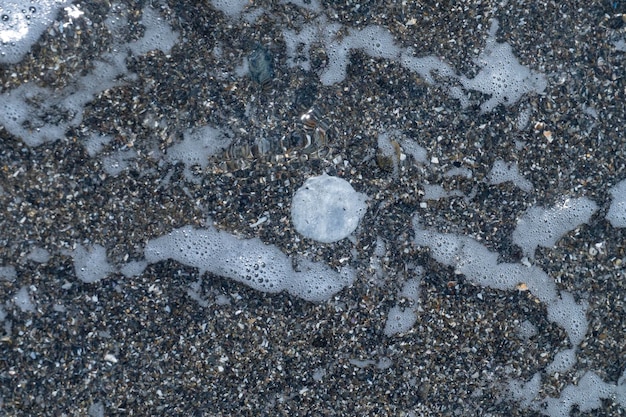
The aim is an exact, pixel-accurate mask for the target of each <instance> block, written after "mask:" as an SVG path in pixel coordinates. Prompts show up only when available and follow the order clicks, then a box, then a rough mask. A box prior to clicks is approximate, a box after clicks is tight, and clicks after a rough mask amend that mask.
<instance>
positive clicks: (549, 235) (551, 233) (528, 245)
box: [512, 197, 598, 257]
mask: <svg viewBox="0 0 626 417" xmlns="http://www.w3.org/2000/svg"><path fill="white" fill-rule="evenodd" d="M596 210H598V206H597V205H596V204H595V203H594V202H593V201H591V200H589V199H588V198H585V197H581V198H575V199H566V200H564V201H563V202H562V203H561V204H558V205H555V206H553V207H550V208H541V207H531V208H530V209H529V210H528V211H527V212H526V213H525V214H524V215H523V216H522V217H521V218H520V219H519V221H518V223H517V227H516V228H515V231H513V236H512V238H513V242H514V243H515V244H517V245H519V246H520V247H521V248H522V250H523V251H524V253H525V254H526V256H528V257H533V256H534V253H535V249H536V248H537V246H543V247H546V248H551V247H553V246H554V245H555V244H556V242H557V241H558V240H559V239H561V237H563V236H564V235H565V234H566V233H568V232H570V231H572V230H574V229H575V228H576V227H578V226H579V225H581V224H583V223H586V222H588V221H589V218H590V217H591V215H592V214H593V213H595V212H596Z"/></svg>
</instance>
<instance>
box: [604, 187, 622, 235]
mask: <svg viewBox="0 0 626 417" xmlns="http://www.w3.org/2000/svg"><path fill="white" fill-rule="evenodd" d="M611 195H612V196H613V201H612V202H611V207H610V208H609V212H608V213H607V215H606V219H607V220H608V221H609V222H611V224H612V225H613V227H626V180H624V181H621V182H620V183H618V184H617V185H616V186H615V187H613V188H611Z"/></svg>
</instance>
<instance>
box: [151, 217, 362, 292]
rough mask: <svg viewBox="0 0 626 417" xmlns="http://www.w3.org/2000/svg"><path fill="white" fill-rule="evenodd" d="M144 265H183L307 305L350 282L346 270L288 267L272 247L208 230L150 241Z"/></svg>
mask: <svg viewBox="0 0 626 417" xmlns="http://www.w3.org/2000/svg"><path fill="white" fill-rule="evenodd" d="M144 253H145V258H146V261H148V262H150V263H154V262H158V261H160V260H164V259H174V260H176V261H178V262H180V263H183V264H185V265H189V266H193V267H196V268H198V269H199V270H200V271H201V272H205V271H207V272H211V273H213V274H216V275H220V276H223V277H225V278H230V279H232V280H234V281H237V282H240V283H242V284H244V285H247V286H249V287H251V288H253V289H255V290H258V291H263V292H269V293H276V292H280V291H283V290H287V291H289V292H290V293H291V294H293V295H295V296H298V297H301V298H303V299H305V300H309V301H322V300H326V299H328V298H330V297H331V296H332V295H334V294H336V293H337V292H339V291H340V290H341V289H342V288H344V287H345V286H347V285H350V284H351V283H352V282H353V281H354V278H355V272H354V271H353V270H352V268H344V269H342V270H341V271H339V272H336V271H334V270H332V269H330V268H329V267H328V266H326V265H324V264H320V263H314V262H311V261H308V260H303V259H302V260H299V264H298V266H299V270H298V271H294V269H293V266H292V261H291V259H290V258H289V257H287V256H286V255H285V254H284V253H282V252H281V251H280V250H279V249H278V248H277V247H276V246H273V245H265V244H263V242H261V241H260V240H259V239H246V240H244V239H238V238H237V237H235V236H233V235H231V234H229V233H223V232H222V233H220V232H218V231H217V230H215V229H214V228H206V229H194V228H192V227H190V226H186V227H183V228H180V229H175V230H173V231H172V232H170V233H169V234H167V235H164V236H161V237H158V238H156V239H153V240H150V241H149V242H148V243H147V244H146V247H145V252H144Z"/></svg>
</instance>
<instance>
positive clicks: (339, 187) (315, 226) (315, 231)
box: [291, 174, 367, 243]
mask: <svg viewBox="0 0 626 417" xmlns="http://www.w3.org/2000/svg"><path fill="white" fill-rule="evenodd" d="M366 199H367V196H366V195H365V194H362V193H357V192H356V191H354V188H352V186H351V185H350V183H348V181H346V180H343V179H341V178H337V177H331V176H328V175H326V174H324V175H320V176H319V177H311V178H309V179H308V180H306V182H305V183H304V185H303V186H302V187H300V188H299V189H298V191H296V194H295V195H294V197H293V202H292V203H291V220H292V221H293V225H294V227H295V228H296V230H297V231H298V233H300V234H302V235H303V236H305V237H307V238H310V239H313V240H317V241H318V242H323V243H331V242H337V241H338V240H341V239H343V238H345V237H347V236H348V235H350V234H351V233H352V232H354V230H355V229H356V228H357V226H358V225H359V222H360V221H361V219H362V218H363V215H364V214H365V210H366V209H367V205H366V204H365V200H366Z"/></svg>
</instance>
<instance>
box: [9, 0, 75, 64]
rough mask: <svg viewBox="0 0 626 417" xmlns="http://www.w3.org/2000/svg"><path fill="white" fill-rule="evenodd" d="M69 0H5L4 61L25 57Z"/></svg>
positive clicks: (14, 60) (10, 61)
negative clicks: (33, 0)
mask: <svg viewBox="0 0 626 417" xmlns="http://www.w3.org/2000/svg"><path fill="white" fill-rule="evenodd" d="M69 3H71V1H69V0H65V1H61V0H40V1H37V2H32V1H27V0H26V1H25V0H21V1H20V0H4V1H3V2H2V6H1V7H0V63H3V64H16V63H18V62H20V61H21V60H22V58H24V56H25V55H26V53H28V51H29V50H30V48H31V47H32V46H33V44H34V43H35V42H37V40H38V39H39V37H40V36H41V35H42V34H43V32H44V31H45V30H46V28H47V27H48V26H50V24H51V23H52V22H53V21H54V19H55V17H56V15H57V14H58V12H59V10H60V9H61V8H62V7H64V6H65V5H67V4H69Z"/></svg>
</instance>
